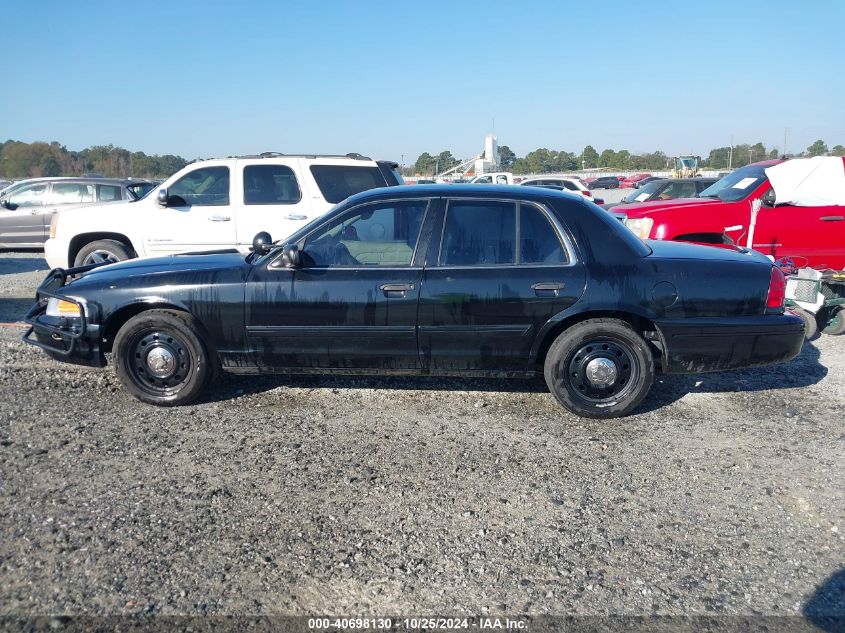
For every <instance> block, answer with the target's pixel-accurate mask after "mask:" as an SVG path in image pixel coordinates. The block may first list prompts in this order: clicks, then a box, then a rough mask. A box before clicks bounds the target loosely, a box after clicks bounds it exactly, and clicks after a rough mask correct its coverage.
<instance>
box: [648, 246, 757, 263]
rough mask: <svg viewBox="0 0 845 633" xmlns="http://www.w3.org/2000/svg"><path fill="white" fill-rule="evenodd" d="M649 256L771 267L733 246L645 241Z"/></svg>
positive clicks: (750, 253) (755, 252) (754, 252)
mask: <svg viewBox="0 0 845 633" xmlns="http://www.w3.org/2000/svg"><path fill="white" fill-rule="evenodd" d="M645 242H646V244H648V246H649V248H651V254H650V255H647V256H646V257H647V258H655V259H700V260H702V261H708V262H712V261H732V262H754V263H758V264H767V265H769V266H771V265H772V262H771V260H770V259H769V258H768V257H766V256H765V255H763V254H762V253H758V252H757V251H752V250H746V249H742V250H740V249H738V248H736V247H733V246H725V247H724V248H722V247H717V246H702V245H700V244H690V243H689V242H672V241H665V242H664V241H663V240H646V241H645Z"/></svg>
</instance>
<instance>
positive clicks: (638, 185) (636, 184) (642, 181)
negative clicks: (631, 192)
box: [634, 176, 665, 189]
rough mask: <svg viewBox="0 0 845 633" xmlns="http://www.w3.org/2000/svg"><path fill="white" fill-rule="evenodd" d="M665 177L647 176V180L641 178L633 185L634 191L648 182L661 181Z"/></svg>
mask: <svg viewBox="0 0 845 633" xmlns="http://www.w3.org/2000/svg"><path fill="white" fill-rule="evenodd" d="M664 178H665V176H649V177H648V178H643V179H642V180H640V181H639V182H635V183H634V189H639V188H640V187H644V186H645V185H647V184H648V183H650V182H654V181H655V180H663V179H664Z"/></svg>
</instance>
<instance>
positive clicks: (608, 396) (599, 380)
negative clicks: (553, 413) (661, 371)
mask: <svg viewBox="0 0 845 633" xmlns="http://www.w3.org/2000/svg"><path fill="white" fill-rule="evenodd" d="M544 374H545V378H546V384H547V385H548V387H549V390H550V391H551V392H552V394H553V395H554V396H555V398H556V399H557V401H558V402H560V403H561V404H562V405H563V406H564V407H566V408H567V409H569V410H570V411H572V412H573V413H575V414H576V415H580V416H583V417H587V418H600V419H607V418H616V417H621V416H623V415H626V414H628V413H629V412H631V411H632V410H633V409H635V408H636V407H637V406H638V405H639V404H640V403H641V402H642V401H643V399H644V398H645V397H646V395H647V394H648V392H649V390H650V389H651V385H652V384H653V383H654V356H653V355H652V353H651V349H650V348H649V346H648V344H647V343H646V341H645V339H643V338H642V337H641V336H640V335H639V334H637V332H635V331H634V330H633V329H632V328H631V326H630V325H629V324H628V323H626V322H624V321H620V320H618V319H589V320H587V321H582V322H581V323H577V324H575V325H573V326H572V327H570V328H568V329H566V330H564V331H563V332H562V333H561V334H560V336H558V338H557V339H556V340H555V342H554V343H552V346H551V347H550V348H549V352H548V354H547V355H546V363H545V367H544Z"/></svg>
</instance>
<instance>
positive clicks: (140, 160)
mask: <svg viewBox="0 0 845 633" xmlns="http://www.w3.org/2000/svg"><path fill="white" fill-rule="evenodd" d="M189 162H190V161H188V160H186V159H184V158H182V157H181V156H174V155H172V154H165V155H159V154H152V155H148V154H145V153H144V152H130V151H129V150H127V149H123V148H122V147H115V146H114V145H95V146H93V147H87V148H85V149H83V150H81V151H78V152H77V151H73V150H68V149H67V147H65V146H64V145H61V144H59V143H58V142H56V141H53V142H52V143H42V142H35V143H22V142H20V141H12V140H9V141H6V142H5V143H3V142H0V176H2V177H5V178H12V179H19V178H37V177H40V176H81V175H82V174H87V173H96V174H100V175H103V176H107V177H114V178H125V177H127V176H134V177H137V178H166V177H168V176H170V175H171V174H173V173H175V172H177V171H179V170H180V169H182V168H183V167H184V166H185V165H187V164H188V163H189Z"/></svg>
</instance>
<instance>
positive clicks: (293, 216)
mask: <svg viewBox="0 0 845 633" xmlns="http://www.w3.org/2000/svg"><path fill="white" fill-rule="evenodd" d="M307 219H308V216H307V215H303V214H301V213H288V214H287V215H286V216H285V220H307Z"/></svg>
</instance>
